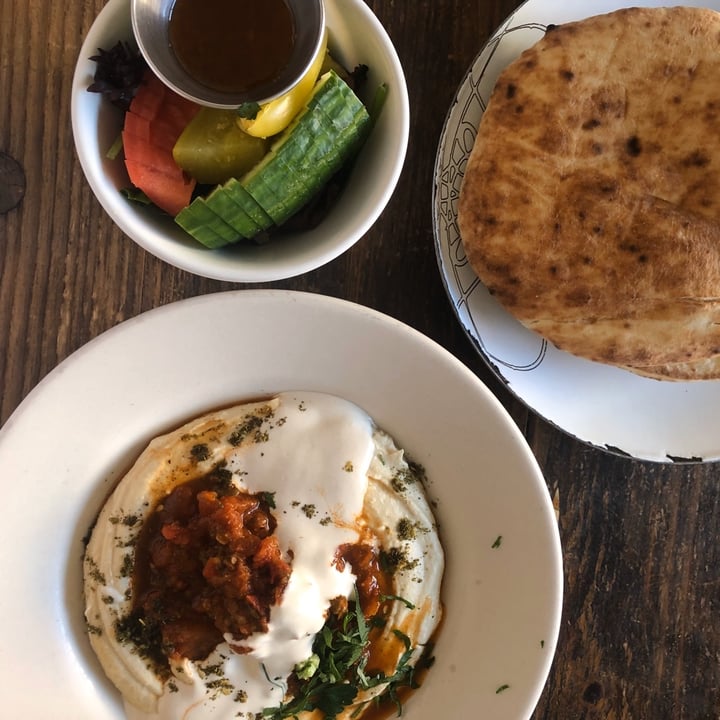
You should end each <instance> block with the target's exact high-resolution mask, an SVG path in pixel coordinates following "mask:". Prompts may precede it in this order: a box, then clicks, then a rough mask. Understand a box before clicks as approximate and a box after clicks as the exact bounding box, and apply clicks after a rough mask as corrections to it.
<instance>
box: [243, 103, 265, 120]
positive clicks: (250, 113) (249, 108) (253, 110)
mask: <svg viewBox="0 0 720 720" xmlns="http://www.w3.org/2000/svg"><path fill="white" fill-rule="evenodd" d="M259 112H260V105H258V103H256V102H246V103H243V104H242V105H240V107H238V109H237V114H238V116H239V117H241V118H244V119H246V120H254V119H255V118H256V117H257V114H258V113H259Z"/></svg>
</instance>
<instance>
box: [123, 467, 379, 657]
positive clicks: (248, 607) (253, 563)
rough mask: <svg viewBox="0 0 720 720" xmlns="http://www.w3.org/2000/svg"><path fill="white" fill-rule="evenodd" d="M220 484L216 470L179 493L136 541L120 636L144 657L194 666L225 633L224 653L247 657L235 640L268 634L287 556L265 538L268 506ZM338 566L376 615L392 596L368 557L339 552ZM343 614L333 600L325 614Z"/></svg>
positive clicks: (359, 550) (363, 547) (352, 550)
mask: <svg viewBox="0 0 720 720" xmlns="http://www.w3.org/2000/svg"><path fill="white" fill-rule="evenodd" d="M228 476H229V473H226V472H224V471H223V470H222V468H219V469H217V470H216V471H214V472H213V473H210V474H209V475H207V476H205V477H202V478H199V479H197V480H193V481H190V482H187V483H184V484H182V485H179V486H178V487H176V488H175V489H174V490H173V491H172V492H171V493H170V494H169V495H167V496H166V497H165V498H164V499H163V500H162V502H161V503H160V504H159V505H158V506H157V507H156V508H155V510H154V512H152V513H151V514H150V516H149V517H148V519H147V521H146V522H145V525H144V527H143V529H142V531H141V532H140V535H139V536H138V539H137V542H136V545H135V558H134V565H133V574H132V586H133V608H132V613H131V616H130V618H128V621H129V624H130V625H131V626H133V627H131V628H130V631H129V634H131V635H132V636H133V640H134V641H135V643H136V644H139V645H141V647H140V650H141V651H142V652H143V654H145V655H146V656H148V657H154V658H155V659H156V660H160V659H161V658H162V657H165V658H169V659H171V660H179V659H181V658H188V659H190V660H202V659H204V658H206V657H207V656H208V655H209V654H210V653H211V652H212V651H213V650H214V649H215V647H217V645H219V644H220V643H221V642H223V639H224V635H225V634H230V635H232V637H233V638H234V642H233V643H232V648H233V650H235V651H236V652H241V653H242V652H248V651H249V648H246V647H243V645H242V640H243V639H245V638H247V637H249V636H250V635H252V634H254V633H257V632H266V631H267V629H268V622H269V619H270V611H271V608H272V607H273V606H274V605H277V604H278V603H279V602H280V599H281V598H282V595H283V592H284V590H285V587H286V585H287V583H288V580H289V578H290V574H291V571H292V558H291V557H290V558H283V555H282V552H281V550H280V547H279V545H278V542H277V539H276V536H275V534H274V532H275V528H276V526H277V521H276V519H275V517H274V516H273V514H272V508H271V503H272V498H271V496H270V495H268V494H266V493H260V494H251V493H246V492H243V491H241V490H239V489H238V488H236V487H235V486H234V485H233V484H232V483H230V482H228ZM346 564H348V565H350V567H351V568H352V571H353V574H354V575H355V576H356V578H357V580H356V587H357V591H358V597H359V600H360V605H361V608H362V610H363V613H364V615H365V616H366V617H372V616H374V615H377V614H378V613H379V612H380V611H381V609H382V605H383V597H384V596H385V595H387V594H389V592H390V588H391V578H390V576H389V575H388V574H387V573H386V572H385V571H383V569H382V568H381V563H380V561H379V557H378V552H377V550H376V549H375V548H373V547H371V546H370V545H367V544H362V543H358V544H346V545H342V546H341V547H339V548H338V551H337V553H336V556H335V565H336V567H337V568H338V570H340V571H342V570H343V569H344V567H345V565H346ZM346 610H347V601H346V600H345V598H337V599H336V600H335V601H333V603H332V606H331V613H332V614H334V615H337V616H341V615H342V614H344V612H345V611H346ZM138 628H142V632H139V631H138ZM140 635H141V636H142V637H139V636H140Z"/></svg>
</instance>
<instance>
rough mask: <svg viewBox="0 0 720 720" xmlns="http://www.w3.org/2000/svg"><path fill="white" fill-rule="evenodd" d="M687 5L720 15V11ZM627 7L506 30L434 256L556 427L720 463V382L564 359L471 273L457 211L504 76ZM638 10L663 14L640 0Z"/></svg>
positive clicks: (469, 118) (449, 181)
mask: <svg viewBox="0 0 720 720" xmlns="http://www.w3.org/2000/svg"><path fill="white" fill-rule="evenodd" d="M678 4H680V5H688V6H696V7H707V8H710V9H713V10H720V2H718V1H717V0H711V1H710V2H706V3H693V2H689V3H688V2H685V3H678ZM625 5H626V4H625V3H622V2H619V1H618V0H593V1H592V2H587V3H583V4H582V5H581V4H575V5H573V4H568V3H565V2H561V0H528V1H527V2H526V3H524V4H523V5H521V6H520V7H519V8H518V9H517V10H516V11H515V13H513V14H512V15H510V17H508V18H507V19H506V20H505V22H504V23H503V24H502V25H501V26H500V27H499V28H498V29H497V31H496V32H495V33H494V34H493V36H492V37H491V38H490V40H489V41H488V42H487V44H486V45H485V47H484V48H483V49H482V50H481V52H480V54H479V55H478V56H477V57H476V58H475V60H474V61H473V63H472V65H471V66H470V68H469V69H468V72H467V74H466V76H465V78H464V79H463V81H462V83H461V85H460V87H459V89H458V91H457V94H456V96H455V99H454V101H453V103H452V106H451V108H450V111H449V113H448V116H447V118H446V121H445V126H444V129H443V132H442V136H441V139H440V144H439V148H438V153H437V158H436V164H435V183H434V188H433V217H434V230H435V246H436V253H437V258H438V264H439V267H440V272H441V275H442V278H443V281H444V283H445V288H446V290H447V293H448V296H449V298H450V302H451V303H452V306H453V308H454V310H455V313H456V315H457V317H458V319H459V321H460V323H461V325H462V327H463V328H464V330H465V331H466V333H467V334H468V336H469V338H470V339H471V341H472V342H473V344H474V345H475V347H476V349H477V351H478V352H479V354H480V355H481V357H483V359H484V360H485V361H486V362H487V363H488V364H489V365H490V367H491V368H492V369H493V371H494V372H495V373H496V374H497V375H498V377H500V378H501V379H502V380H503V381H504V383H505V384H506V385H507V387H508V388H509V389H510V390H511V391H512V392H513V393H515V395H516V396H517V397H518V398H519V399H520V400H522V401H523V402H524V403H525V404H526V405H528V406H529V407H530V408H531V409H532V410H534V411H535V412H537V413H538V414H539V415H541V416H542V417H544V418H545V419H546V420H548V421H549V422H551V423H553V424H554V425H556V426H557V427H559V428H561V429H562V430H564V431H565V432H567V433H569V434H570V435H573V436H575V437H577V438H578V439H580V440H582V441H583V442H586V443H589V444H591V445H594V446H596V447H599V448H602V449H604V450H610V451H612V452H618V453H621V454H624V455H629V456H631V457H635V458H638V459H642V460H652V461H658V462H671V461H694V462H697V461H713V460H717V459H720V419H719V418H718V415H717V413H716V410H715V409H716V408H717V405H718V403H719V402H720V381H701V382H671V381H663V382H660V381H657V380H653V379H649V378H646V377H640V376H638V375H635V374H633V373H631V372H628V371H625V370H622V369H619V368H616V367H611V366H608V365H601V364H599V363H594V362H591V361H588V360H583V359H581V358H578V357H575V356H573V355H570V354H568V353H565V352H560V351H559V350H557V349H556V348H555V347H553V346H552V345H551V344H549V343H548V342H546V341H545V340H543V339H542V338H540V337H539V336H538V335H536V334H534V333H533V332H531V331H529V330H527V329H526V328H524V327H523V326H522V325H521V324H520V323H519V322H518V321H517V320H515V318H513V317H512V316H511V315H510V314H509V313H508V312H507V311H506V310H504V309H503V308H502V307H501V306H500V304H499V303H498V302H497V301H496V300H495V299H494V298H493V297H491V296H490V294H489V293H488V291H487V290H486V288H485V287H484V286H483V285H482V284H481V283H480V281H479V280H478V278H477V276H476V275H475V273H474V272H473V270H472V269H471V268H470V265H469V263H468V262H467V259H466V257H465V253H464V250H463V246H462V243H461V240H460V235H459V231H458V226H457V202H458V198H459V193H460V187H461V184H462V178H463V173H464V169H465V165H466V163H467V159H468V156H469V153H470V151H471V150H472V147H473V144H474V141H475V135H476V131H477V126H478V123H479V121H480V118H481V117H482V113H483V111H484V108H485V106H486V103H487V101H488V99H489V97H490V94H491V92H492V89H493V87H494V85H495V81H496V80H497V77H498V75H499V74H500V73H501V71H502V70H503V69H504V68H505V67H506V66H507V65H508V64H509V63H510V62H511V61H512V60H514V59H515V58H516V57H517V56H518V55H520V53H521V52H522V51H523V50H525V49H526V48H528V47H530V46H531V45H533V44H534V43H535V42H537V41H538V40H539V39H540V38H541V37H542V35H543V34H544V32H545V28H546V27H547V26H548V25H550V24H560V23H564V22H570V21H574V20H580V19H582V18H584V17H588V16H591V15H596V14H599V13H605V12H610V11H612V10H616V9H618V8H620V7H624V6H625ZM635 5H638V6H644V7H654V6H662V5H663V3H662V2H656V1H653V0H650V1H648V0H644V1H643V0H641V1H640V2H637V3H635Z"/></svg>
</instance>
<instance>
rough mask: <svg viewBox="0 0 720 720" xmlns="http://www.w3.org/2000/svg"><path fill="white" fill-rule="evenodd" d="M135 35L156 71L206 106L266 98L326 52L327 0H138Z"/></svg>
mask: <svg viewBox="0 0 720 720" xmlns="http://www.w3.org/2000/svg"><path fill="white" fill-rule="evenodd" d="M131 19H132V26H133V32H134V34H135V39H136V40H137V43H138V46H139V48H140V51H141V52H142V54H143V55H144V57H145V59H146V60H147V62H148V64H149V65H150V67H151V68H152V69H153V71H154V72H155V74H156V75H157V76H158V77H159V78H160V79H161V80H162V81H163V82H165V84H167V85H168V86H169V87H171V88H172V89H173V90H175V91H176V92H178V93H179V94H180V95H183V96H184V97H186V98H189V99H190V100H193V101H195V102H197V103H199V104H201V105H207V106H210V107H220V108H234V107H238V106H239V105H242V104H243V103H247V102H256V103H259V104H262V103H266V102H268V101H270V100H272V99H274V98H276V97H278V96H280V95H282V94H284V93H285V92H287V91H288V90H290V89H291V88H292V87H293V85H295V84H296V83H297V82H298V81H299V80H300V78H302V76H303V75H304V74H305V71H306V70H307V69H308V67H309V66H310V65H311V64H312V61H313V60H314V58H315V56H316V55H317V53H318V52H319V50H320V48H321V45H322V41H323V33H324V28H325V8H324V5H323V0H243V1H242V2H238V1H237V0H202V2H200V1H199V0H132V5H131Z"/></svg>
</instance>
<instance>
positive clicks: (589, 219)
mask: <svg viewBox="0 0 720 720" xmlns="http://www.w3.org/2000/svg"><path fill="white" fill-rule="evenodd" d="M718 78H720V13H717V12H714V11H712V10H707V9H700V8H687V7H672V8H627V9H622V10H618V11H616V12H612V13H608V14H605V15H599V16H595V17H591V18H588V19H586V20H583V21H580V22H575V23H568V24H566V25H562V26H558V27H555V28H548V32H547V33H546V34H545V36H544V37H543V38H542V39H541V40H540V41H539V42H538V43H537V44H536V45H534V46H533V47H531V48H529V49H528V50H526V51H525V52H524V53H523V54H522V55H521V56H520V57H519V58H518V59H517V60H516V61H514V62H513V63H512V64H511V65H510V66H509V67H508V68H507V69H506V70H505V71H504V72H503V73H502V74H501V76H500V78H499V79H498V82H497V84H496V87H495V89H494V92H493V94H492V97H491V99H490V101H489V103H488V107H487V110H486V111H485V113H484V115H483V117H482V121H481V123H480V126H479V129H478V134H477V138H476V142H475V145H474V147H473V150H472V152H471V154H470V157H469V159H468V164H467V167H466V171H465V177H464V182H463V186H462V190H461V195H460V200H459V206H458V223H459V228H460V234H461V238H462V241H463V245H464V247H465V251H466V254H467V256H468V260H469V262H470V263H471V265H472V267H473V269H474V270H475V272H476V273H477V275H478V277H479V278H480V280H481V281H482V282H483V283H484V284H485V285H486V286H487V287H488V288H489V290H490V292H491V293H493V294H494V295H495V297H496V298H497V299H498V300H499V301H500V302H501V303H502V304H503V305H504V306H505V307H506V308H507V309H508V310H509V311H510V312H511V313H512V314H513V315H515V316H516V317H517V318H518V319H519V320H520V322H522V323H523V324H524V325H526V326H527V327H528V328H530V329H532V330H535V331H537V332H538V333H540V334H541V335H543V336H544V337H546V338H547V339H549V340H550V341H551V342H552V343H553V344H555V345H556V346H557V347H559V348H561V349H563V350H567V351H568V352H571V353H574V354H576V355H580V356H582V357H585V358H589V359H591V360H596V361H600V362H606V363H612V364H616V365H620V366H623V367H626V366H631V367H633V368H637V369H640V370H641V369H642V368H651V369H653V370H651V371H649V373H650V374H651V375H653V374H655V371H656V370H658V369H662V370H663V373H659V376H661V377H673V376H674V375H673V372H674V371H673V368H675V370H676V371H677V372H681V370H682V372H683V373H684V374H686V375H687V374H693V372H689V371H688V368H693V367H702V368H703V370H702V372H701V373H700V374H701V375H702V376H704V374H705V373H707V372H712V375H711V376H712V377H718V376H720V362H717V361H714V362H712V363H708V362H706V361H707V360H708V359H709V358H713V357H715V356H718V355H720V81H718ZM641 371H642V370H641Z"/></svg>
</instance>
